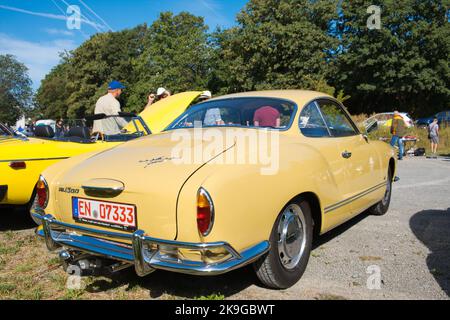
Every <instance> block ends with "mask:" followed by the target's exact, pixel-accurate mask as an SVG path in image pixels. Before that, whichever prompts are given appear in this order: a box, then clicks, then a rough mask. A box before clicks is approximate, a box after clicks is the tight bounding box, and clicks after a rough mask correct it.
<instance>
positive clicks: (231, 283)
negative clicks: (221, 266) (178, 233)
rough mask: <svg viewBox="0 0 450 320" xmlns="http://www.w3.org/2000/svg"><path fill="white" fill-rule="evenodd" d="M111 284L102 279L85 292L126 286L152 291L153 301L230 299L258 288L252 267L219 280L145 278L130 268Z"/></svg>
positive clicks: (157, 273)
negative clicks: (221, 296) (219, 297)
mask: <svg viewBox="0 0 450 320" xmlns="http://www.w3.org/2000/svg"><path fill="white" fill-rule="evenodd" d="M108 280H110V281H108ZM108 280H105V279H101V278H98V279H96V280H94V282H92V283H91V284H90V285H88V286H87V287H86V289H85V290H86V291H88V292H91V293H94V292H104V291H108V290H111V289H115V288H118V287H122V286H126V287H125V291H133V289H134V288H141V289H145V290H148V292H149V295H150V298H152V299H158V298H161V297H163V296H164V295H169V296H176V297H180V298H187V299H195V298H200V297H202V296H204V297H206V296H212V295H223V296H224V297H229V296H232V295H234V294H236V293H239V292H241V291H242V290H244V289H246V288H248V287H249V286H251V285H254V284H258V279H257V278H256V275H255V273H254V272H253V268H252V267H251V266H247V267H244V268H241V269H238V270H235V271H232V272H229V273H226V274H224V275H219V276H191V275H186V274H181V273H174V272H167V271H162V270H157V271H155V272H153V273H151V274H150V275H148V276H146V277H143V278H140V277H138V276H137V275H136V273H135V272H134V269H133V268H128V269H126V270H123V271H121V272H118V273H117V274H115V275H114V276H112V277H111V278H110V279H108ZM166 298H167V297H166Z"/></svg>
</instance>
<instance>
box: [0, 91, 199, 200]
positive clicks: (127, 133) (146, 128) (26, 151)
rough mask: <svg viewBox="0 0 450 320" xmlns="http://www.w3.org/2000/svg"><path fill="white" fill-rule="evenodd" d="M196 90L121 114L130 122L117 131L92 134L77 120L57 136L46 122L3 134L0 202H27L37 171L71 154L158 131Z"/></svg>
mask: <svg viewBox="0 0 450 320" xmlns="http://www.w3.org/2000/svg"><path fill="white" fill-rule="evenodd" d="M200 94H201V92H183V93H179V94H176V95H173V96H171V97H169V98H166V99H164V100H160V101H158V102H156V103H155V104H153V105H152V106H151V107H150V108H148V109H146V110H144V111H143V112H142V113H141V114H140V115H139V116H138V117H136V116H132V115H129V114H128V115H127V114H122V116H121V118H123V119H124V120H126V121H127V122H130V123H129V124H128V126H127V127H125V130H124V132H123V133H121V134H117V135H110V136H108V135H98V134H93V135H92V134H91V133H90V132H89V129H88V128H87V127H85V126H82V125H80V124H78V126H74V127H72V128H70V130H68V132H67V133H66V135H65V136H64V137H58V138H56V137H55V132H54V130H53V129H52V128H51V127H48V126H40V127H37V128H36V136H35V137H30V138H23V137H20V136H12V135H9V136H7V135H6V133H5V134H3V137H2V138H1V139H0V205H31V202H32V199H33V196H32V194H33V190H34V188H35V186H36V181H37V180H38V179H39V174H40V173H41V172H42V171H43V170H44V169H45V168H47V167H48V166H50V165H52V164H54V163H56V162H58V161H61V160H63V159H67V158H70V157H73V156H75V155H79V154H83V153H88V152H95V151H97V152H98V151H102V150H106V149H110V148H113V147H115V146H118V145H119V144H122V143H124V142H126V141H129V140H132V139H135V138H138V137H140V136H143V135H148V134H150V132H151V133H157V132H160V131H161V130H163V129H164V128H165V127H167V126H168V125H169V124H170V123H171V122H172V121H173V120H174V119H176V118H177V117H178V116H179V115H180V114H182V113H183V112H184V111H185V110H186V109H187V108H188V107H189V105H190V104H192V103H193V102H194V101H195V99H196V98H198V97H199V95H200ZM98 119H100V118H98ZM111 121H114V120H111ZM3 131H5V132H6V129H4V130H3Z"/></svg>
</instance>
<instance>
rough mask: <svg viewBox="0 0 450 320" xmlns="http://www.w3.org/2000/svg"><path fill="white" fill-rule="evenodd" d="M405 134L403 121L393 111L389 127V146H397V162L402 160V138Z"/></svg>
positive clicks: (398, 114) (397, 113) (396, 112)
mask: <svg viewBox="0 0 450 320" xmlns="http://www.w3.org/2000/svg"><path fill="white" fill-rule="evenodd" d="M405 133H406V126H405V121H404V120H403V118H402V116H401V115H400V113H399V112H398V111H394V116H393V118H392V125H391V134H392V139H391V146H395V145H398V149H399V152H398V160H403V153H404V146H403V141H402V138H403V136H404V135H405Z"/></svg>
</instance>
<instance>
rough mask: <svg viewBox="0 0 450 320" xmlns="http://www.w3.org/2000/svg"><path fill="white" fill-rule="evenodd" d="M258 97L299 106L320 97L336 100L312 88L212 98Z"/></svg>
mask: <svg viewBox="0 0 450 320" xmlns="http://www.w3.org/2000/svg"><path fill="white" fill-rule="evenodd" d="M251 97H253V98H257V97H267V98H269V97H270V98H279V99H286V100H291V101H293V102H295V103H296V104H297V105H298V107H299V108H301V107H303V106H304V105H306V104H307V103H308V102H310V101H312V100H314V99H318V98H331V99H333V100H336V99H335V98H333V97H332V96H330V95H328V94H326V93H322V92H318V91H312V90H266V91H249V92H241V93H233V94H228V95H224V96H219V97H215V98H213V99H211V100H209V101H212V100H221V99H230V98H251Z"/></svg>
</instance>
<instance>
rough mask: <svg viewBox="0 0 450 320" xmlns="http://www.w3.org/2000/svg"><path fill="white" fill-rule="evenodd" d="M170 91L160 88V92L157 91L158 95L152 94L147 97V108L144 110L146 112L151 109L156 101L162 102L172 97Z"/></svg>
mask: <svg viewBox="0 0 450 320" xmlns="http://www.w3.org/2000/svg"><path fill="white" fill-rule="evenodd" d="M170 96H171V94H170V91H169V90H166V89H164V88H158V90H157V91H156V95H155V94H154V93H150V94H149V95H148V97H147V105H146V106H145V108H144V110H146V109H147V108H149V107H150V106H151V105H152V104H153V103H155V101H156V100H158V101H159V100H162V99H165V98H167V97H170Z"/></svg>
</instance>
